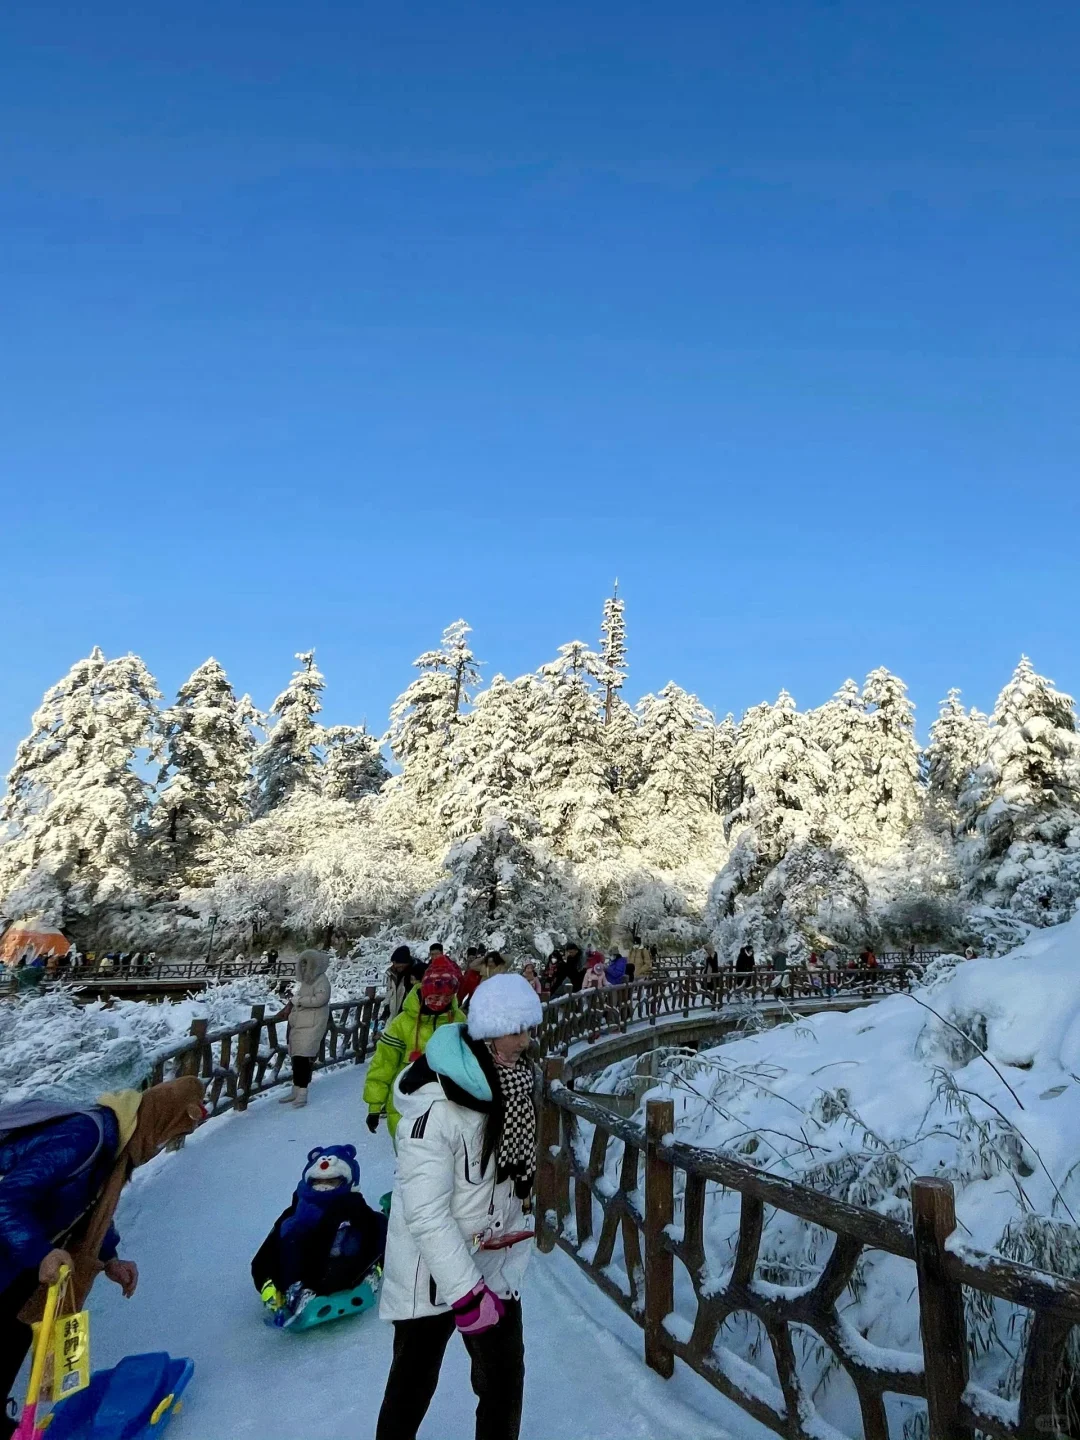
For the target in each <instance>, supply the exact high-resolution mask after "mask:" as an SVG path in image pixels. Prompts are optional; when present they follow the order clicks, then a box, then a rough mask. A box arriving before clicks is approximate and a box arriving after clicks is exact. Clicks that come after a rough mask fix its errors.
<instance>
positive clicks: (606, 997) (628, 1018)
mask: <svg viewBox="0 0 1080 1440" xmlns="http://www.w3.org/2000/svg"><path fill="white" fill-rule="evenodd" d="M921 975H922V970H921V968H920V967H919V966H917V965H902V966H897V967H895V968H893V969H883V968H878V969H875V970H802V969H798V970H796V969H791V970H783V971H774V970H751V971H747V972H745V973H735V972H732V971H730V970H721V971H719V972H716V973H713V974H709V973H707V972H705V971H703V970H700V969H696V970H692V971H685V972H681V973H677V974H674V975H666V976H661V977H660V978H658V979H649V980H635V981H633V982H632V983H630V984H628V985H608V986H605V987H604V988H603V989H601V990H579V991H575V992H574V993H572V994H569V995H560V996H558V997H557V998H556V999H554V1000H549V1001H548V1002H547V1004H546V1005H545V1006H544V1019H543V1022H542V1023H541V1025H540V1028H539V1031H538V1033H537V1040H538V1043H539V1046H540V1053H541V1055H542V1056H543V1055H565V1054H566V1052H567V1050H568V1049H569V1047H570V1046H571V1045H574V1044H577V1043H579V1042H580V1041H583V1040H587V1041H591V1040H597V1039H599V1038H600V1036H602V1035H611V1034H615V1033H619V1032H624V1031H626V1030H627V1029H629V1027H630V1026H631V1025H639V1024H643V1023H647V1024H650V1025H656V1024H657V1023H658V1022H660V1021H662V1020H664V1019H674V1018H675V1017H676V1016H679V1015H681V1016H683V1017H684V1018H688V1017H689V1016H690V1015H691V1013H695V1012H699V1011H720V1010H724V1009H733V1008H734V1007H736V1006H740V1005H750V1004H759V1003H762V1002H766V1003H767V1002H770V1001H776V1002H781V1001H820V1002H822V1004H824V1003H825V1002H827V1001H831V1000H838V1001H842V1000H845V999H849V1000H851V999H860V998H870V997H873V996H876V995H891V994H894V993H895V992H896V991H898V990H908V989H910V988H911V986H912V985H913V984H917V983H918V981H919V979H920V978H921Z"/></svg>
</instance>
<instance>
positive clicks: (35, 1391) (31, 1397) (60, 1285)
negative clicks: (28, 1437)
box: [26, 1265, 71, 1409]
mask: <svg viewBox="0 0 1080 1440" xmlns="http://www.w3.org/2000/svg"><path fill="white" fill-rule="evenodd" d="M70 1275H71V1271H70V1270H69V1269H68V1267H67V1266H66V1265H61V1266H60V1273H59V1275H58V1276H57V1278H56V1283H55V1285H50V1286H49V1290H48V1293H47V1294H46V1296H45V1315H44V1318H43V1319H42V1322H41V1329H40V1330H39V1331H38V1343H37V1345H36V1346H35V1347H34V1362H33V1364H32V1365H31V1367H30V1384H29V1386H28V1388H27V1391H26V1404H27V1407H29V1406H31V1405H32V1406H34V1408H35V1409H36V1408H37V1403H38V1400H39V1398H40V1396H41V1382H42V1380H43V1379H44V1378H45V1361H46V1360H47V1359H48V1356H49V1346H50V1345H51V1344H52V1338H53V1326H54V1324H55V1323H56V1312H57V1309H58V1308H59V1305H60V1296H61V1295H62V1294H63V1292H64V1290H65V1289H66V1288H67V1282H68V1277H69V1276H70Z"/></svg>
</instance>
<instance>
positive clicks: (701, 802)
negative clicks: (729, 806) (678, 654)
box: [634, 682, 715, 866]
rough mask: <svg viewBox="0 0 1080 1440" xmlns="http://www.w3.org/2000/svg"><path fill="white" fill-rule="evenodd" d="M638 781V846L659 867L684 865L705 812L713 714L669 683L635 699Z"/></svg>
mask: <svg viewBox="0 0 1080 1440" xmlns="http://www.w3.org/2000/svg"><path fill="white" fill-rule="evenodd" d="M638 714H639V716H640V724H639V735H640V740H641V757H642V774H643V777H644V778H643V780H642V783H641V786H640V788H639V790H638V792H637V796H636V801H635V807H634V808H635V811H636V813H637V817H638V826H637V828H638V834H639V836H640V843H641V847H642V849H643V850H645V851H646V852H647V853H649V854H651V855H654V856H655V857H656V859H657V860H659V862H660V863H661V864H663V865H667V866H676V865H680V864H685V863H686V861H687V859H688V858H689V855H690V852H691V850H692V849H693V846H694V842H695V839H696V837H697V832H698V829H699V827H700V824H701V822H702V821H703V819H704V817H705V816H706V815H707V814H708V810H709V796H710V791H711V788H712V783H713V775H712V770H711V763H710V762H711V760H712V758H713V756H712V742H713V738H714V737H713V731H714V729H715V727H714V726H713V723H712V715H711V714H710V713H709V711H708V710H706V708H705V706H704V705H702V703H701V701H700V700H699V699H698V698H697V696H696V695H690V694H688V693H687V691H685V690H683V689H681V688H680V687H679V686H678V685H676V684H674V683H673V682H669V683H668V684H667V685H665V686H664V688H663V689H662V690H661V691H660V693H659V695H646V696H644V698H643V699H642V700H641V701H640V702H639V703H638Z"/></svg>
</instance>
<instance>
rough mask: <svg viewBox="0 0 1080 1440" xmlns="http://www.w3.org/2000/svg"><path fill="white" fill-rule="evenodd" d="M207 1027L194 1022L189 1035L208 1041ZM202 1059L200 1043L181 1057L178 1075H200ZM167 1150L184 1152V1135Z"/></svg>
mask: <svg viewBox="0 0 1080 1440" xmlns="http://www.w3.org/2000/svg"><path fill="white" fill-rule="evenodd" d="M206 1026H207V1022H206V1021H205V1020H192V1022H191V1028H190V1030H189V1031H188V1033H189V1034H190V1035H192V1036H193V1037H194V1038H195V1039H196V1040H198V1041H200V1042H202V1041H203V1040H205V1039H206ZM202 1059H203V1046H202V1044H201V1043H200V1044H198V1045H196V1046H195V1047H194V1048H193V1049H191V1050H188V1051H187V1052H186V1054H184V1055H181V1057H180V1064H179V1065H178V1066H177V1074H178V1075H198V1074H199V1072H200V1071H201V1070H202V1068H203V1065H202ZM165 1148H166V1150H182V1149H183V1148H184V1137H183V1135H178V1136H177V1137H176V1139H175V1140H170V1141H169V1143H168V1144H167V1145H166V1147H165Z"/></svg>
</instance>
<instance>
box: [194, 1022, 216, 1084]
mask: <svg viewBox="0 0 1080 1440" xmlns="http://www.w3.org/2000/svg"><path fill="white" fill-rule="evenodd" d="M209 1025H210V1022H209V1021H208V1020H192V1022H191V1033H192V1035H194V1036H195V1037H196V1039H197V1040H199V1041H200V1044H199V1048H198V1049H197V1050H196V1051H195V1068H194V1070H193V1071H192V1074H193V1075H199V1076H201V1077H202V1079H204V1080H208V1079H209V1078H210V1075H211V1074H212V1071H213V1067H212V1065H211V1061H210V1054H209V1051H208V1050H207V1048H206V1045H205V1043H204V1042H205V1040H206V1032H207V1030H208V1029H209Z"/></svg>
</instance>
